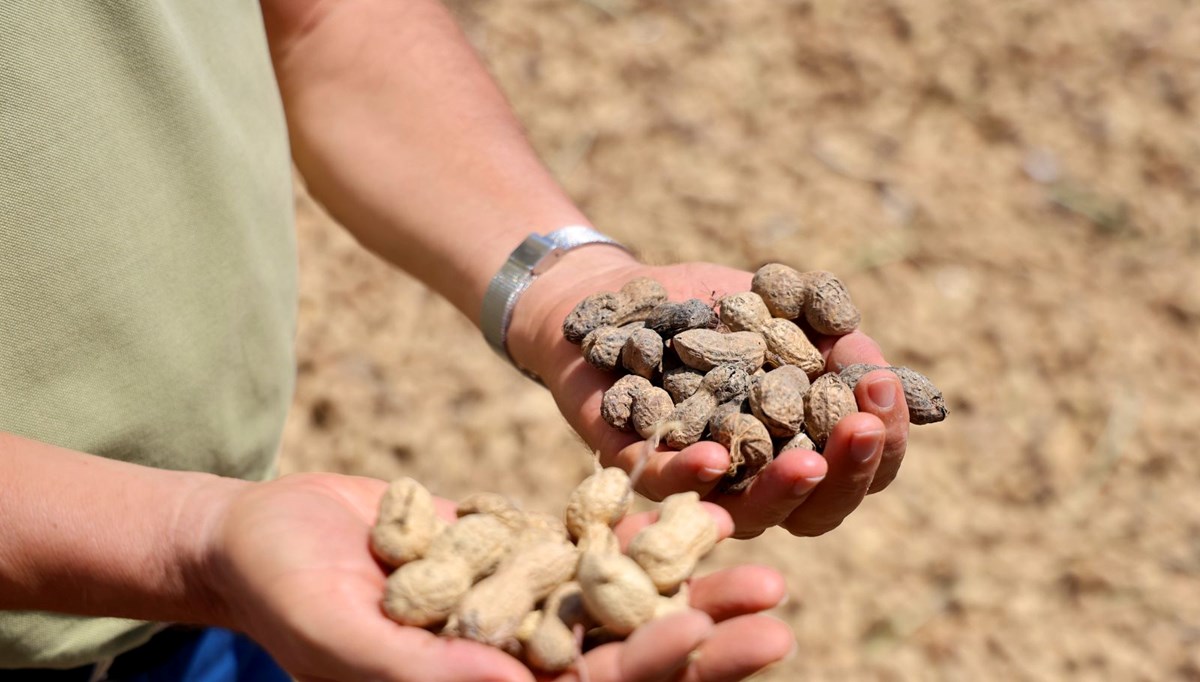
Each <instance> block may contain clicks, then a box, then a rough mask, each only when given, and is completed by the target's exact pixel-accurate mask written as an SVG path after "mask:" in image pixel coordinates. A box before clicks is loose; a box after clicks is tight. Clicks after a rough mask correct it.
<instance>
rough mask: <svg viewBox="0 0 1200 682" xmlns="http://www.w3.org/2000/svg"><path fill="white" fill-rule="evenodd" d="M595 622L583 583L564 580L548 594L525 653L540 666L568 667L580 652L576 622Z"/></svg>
mask: <svg viewBox="0 0 1200 682" xmlns="http://www.w3.org/2000/svg"><path fill="white" fill-rule="evenodd" d="M595 624H596V623H595V621H594V620H592V617H591V616H589V615H588V613H587V610H586V608H585V607H584V605H583V590H582V589H581V588H580V587H579V583H577V582H575V581H571V582H566V583H563V584H562V585H559V586H558V587H556V588H555V589H554V591H553V592H551V593H550V596H549V597H547V598H546V604H545V606H544V607H542V611H541V618H540V619H539V620H538V622H537V627H536V628H534V630H533V633H532V634H531V635H530V636H529V637H528V638H527V640H526V642H525V656H526V658H527V659H528V661H529V663H530V664H531V665H533V666H534V667H535V668H538V669H540V670H544V671H546V672H559V671H562V670H566V669H567V668H569V667H570V666H571V664H572V663H574V662H575V657H576V655H577V654H578V645H577V644H576V642H575V633H574V628H575V626H576V625H582V626H584V627H585V628H590V627H593V626H595Z"/></svg>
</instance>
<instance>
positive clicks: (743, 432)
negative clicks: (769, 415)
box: [709, 410, 775, 494]
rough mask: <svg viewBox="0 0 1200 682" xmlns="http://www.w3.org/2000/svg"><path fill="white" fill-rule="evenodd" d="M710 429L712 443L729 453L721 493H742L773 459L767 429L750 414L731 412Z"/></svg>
mask: <svg viewBox="0 0 1200 682" xmlns="http://www.w3.org/2000/svg"><path fill="white" fill-rule="evenodd" d="M709 429H710V431H712V436H713V440H715V441H717V442H718V443H720V444H721V445H724V446H725V449H727V450H729V473H727V474H726V475H725V478H723V479H721V483H720V486H719V488H720V490H721V492H725V493H733V494H736V493H740V492H743V491H745V490H746V488H748V487H750V484H751V483H752V482H753V481H754V478H755V477H756V476H758V473H759V472H760V471H762V470H763V468H764V467H766V466H767V465H768V464H770V463H771V459H772V458H773V457H774V455H775V448H774V444H773V443H772V442H771V434H770V433H768V432H767V427H765V426H763V423H762V422H760V421H758V419H756V418H755V417H754V415H752V414H745V413H743V412H736V411H732V410H731V411H726V412H724V413H722V415H721V418H720V420H714V421H713V423H711V424H710V425H709Z"/></svg>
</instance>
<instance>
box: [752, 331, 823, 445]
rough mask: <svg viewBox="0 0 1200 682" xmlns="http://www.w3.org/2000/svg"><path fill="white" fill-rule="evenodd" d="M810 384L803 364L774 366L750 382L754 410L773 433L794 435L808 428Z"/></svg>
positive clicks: (756, 415)
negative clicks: (806, 398)
mask: <svg viewBox="0 0 1200 682" xmlns="http://www.w3.org/2000/svg"><path fill="white" fill-rule="evenodd" d="M780 321H781V322H785V323H787V324H791V323H790V322H787V320H780ZM808 387H809V382H808V375H807V374H806V373H805V372H804V370H802V369H800V368H799V367H796V366H794V365H784V366H782V367H779V368H778V369H773V370H771V371H770V372H767V373H766V374H765V375H763V376H762V377H758V378H756V379H755V380H754V381H752V382H751V383H750V412H751V413H752V414H753V415H754V416H755V417H758V419H759V421H761V422H762V423H763V425H764V426H766V427H767V431H769V432H770V433H771V435H772V436H777V437H790V436H794V435H796V434H797V433H799V432H800V429H802V428H804V394H805V393H807V392H808Z"/></svg>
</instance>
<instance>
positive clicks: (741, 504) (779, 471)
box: [509, 247, 908, 538]
mask: <svg viewBox="0 0 1200 682" xmlns="http://www.w3.org/2000/svg"><path fill="white" fill-rule="evenodd" d="M639 276H646V277H651V278H653V279H656V280H658V281H659V282H661V283H662V284H663V285H664V286H665V287H666V288H667V291H668V292H669V295H670V298H671V300H673V301H674V300H685V299H688V298H698V299H701V300H703V301H706V302H710V303H715V301H716V300H717V299H719V298H721V297H722V296H724V295H726V294H729V293H735V292H740V291H748V290H749V289H750V280H751V277H752V275H751V274H750V273H748V272H744V271H741V270H735V269H732V268H727V267H724V266H720V265H715V264H711V263H684V264H679V265H668V266H657V267H656V266H648V265H643V264H641V263H638V262H636V261H634V260H633V259H632V258H630V257H628V256H627V255H625V254H623V253H622V252H620V251H618V250H616V249H613V248H611V247H588V248H583V249H578V250H576V251H574V252H571V253H569V254H568V255H567V256H566V258H564V259H563V261H562V262H560V263H559V264H558V265H556V266H555V267H554V268H552V269H551V270H550V271H549V272H547V273H546V274H545V275H543V276H542V277H540V278H539V279H538V280H535V281H534V283H533V285H532V286H531V287H530V288H529V290H528V291H527V292H526V293H525V295H524V297H523V298H522V300H521V301H520V303H519V304H518V306H517V308H516V310H515V312H514V316H513V324H512V327H511V329H510V333H509V339H510V341H509V350H510V352H512V354H513V357H514V358H515V359H516V360H517V362H519V363H521V364H522V365H523V366H526V367H528V368H529V369H531V370H532V371H534V372H535V373H536V374H538V376H539V377H541V378H542V380H543V381H544V382H545V383H546V386H547V387H548V388H549V389H550V391H551V392H552V393H553V395H554V398H555V400H556V402H557V404H558V407H559V409H560V410H561V411H562V413H563V416H564V417H566V419H567V421H568V422H569V423H570V424H571V426H572V427H573V428H574V429H575V430H576V431H577V432H578V433H579V434H580V435H581V436H582V437H583V439H584V441H586V442H587V443H588V445H589V446H591V447H592V448H594V449H596V450H597V451H599V453H600V458H601V462H603V463H604V464H606V465H617V466H620V467H622V468H624V469H626V470H632V468H633V466H634V464H635V463H636V462H637V461H638V460H639V459H640V458H642V457H643V455H644V453H645V452H646V445H645V442H644V441H642V440H641V439H640V438H639V437H637V436H636V435H634V434H629V433H623V432H620V431H617V430H616V429H613V428H612V427H610V426H609V425H608V424H606V423H605V422H604V420H603V419H601V417H600V401H601V397H602V395H603V392H604V390H605V389H606V388H608V387H609V386H610V385H612V382H613V381H614V377H613V376H611V375H609V374H607V373H605V372H602V371H600V370H598V369H595V368H593V367H591V366H589V365H588V364H587V363H586V362H584V361H583V358H582V355H581V353H580V349H579V347H578V346H575V345H573V344H571V343H569V342H568V341H566V340H565V339H564V338H563V336H562V331H561V325H562V321H563V319H565V318H566V316H567V314H568V313H569V312H570V311H571V309H572V308H574V307H575V305H576V304H577V303H579V301H581V300H583V298H584V297H586V296H588V295H590V294H593V293H596V292H599V291H616V290H617V289H619V288H620V287H621V285H623V284H624V283H625V282H628V281H629V280H630V279H632V278H634V277H639ZM816 345H817V348H818V349H819V350H820V351H821V354H822V355H823V356H824V357H825V361H826V369H827V370H829V371H839V370H840V369H841V368H842V367H845V366H847V365H851V364H855V363H869V364H874V365H886V364H888V363H887V361H886V360H884V358H883V354H882V352H881V351H880V349H879V346H878V344H876V343H875V342H874V341H873V340H872V339H871V338H870V337H868V336H866V335H865V334H863V333H861V332H857V331H856V332H852V333H850V334H847V335H845V336H840V337H832V336H825V337H819V338H818V339H816ZM855 397H856V398H857V401H858V408H859V410H860V412H859V413H858V414H854V415H850V416H848V417H846V418H845V419H843V420H842V421H841V423H839V424H838V426H837V428H835V429H834V431H833V434H832V435H831V436H830V438H829V440H828V442H827V444H826V447H825V452H824V456H822V455H821V454H818V453H816V452H812V451H810V450H788V451H786V452H784V453H783V454H782V455H780V456H779V457H778V458H776V459H775V460H774V461H772V462H771V463H770V464H769V465H768V466H767V467H766V468H765V469H764V470H763V471H762V473H760V474H759V476H758V477H757V478H756V479H755V481H754V482H753V483H752V484H751V486H750V487H749V488H748V489H747V490H746V491H744V492H743V493H741V494H739V495H725V494H720V493H718V492H717V491H716V487H717V483H718V482H719V480H720V478H721V476H722V475H723V474H724V473H725V471H726V470H727V469H728V466H729V453H728V451H727V450H725V448H723V447H722V446H721V445H719V444H717V443H714V442H707V441H702V442H699V443H696V444H694V445H691V446H689V447H687V448H684V449H683V450H681V451H678V452H675V451H670V450H667V449H666V448H665V447H660V448H658V450H657V451H656V452H654V453H653V454H652V455H651V457H650V458H649V461H648V462H647V466H646V468H645V471H644V472H643V474H642V475H641V476H640V477H639V480H638V492H640V493H642V494H643V495H645V496H647V497H649V498H651V499H654V500H658V499H661V498H663V497H665V496H666V495H669V494H671V493H675V492H679V491H683V490H695V491H697V492H699V493H700V494H701V495H704V496H706V499H709V500H711V501H713V502H716V503H717V504H719V505H721V506H722V507H724V508H725V509H727V510H728V511H729V513H730V515H731V516H732V517H733V520H734V523H735V525H736V531H735V533H734V537H739V538H747V537H754V536H756V535H759V534H761V533H762V532H763V531H764V530H765V529H767V528H770V527H771V526H776V525H778V526H783V527H784V528H786V529H787V530H788V531H789V532H791V533H793V534H795V535H804V536H812V535H820V534H822V533H826V532H828V531H830V530H832V529H833V528H835V527H837V526H838V525H839V524H841V522H842V521H843V520H844V519H845V518H846V517H847V516H848V515H849V514H850V513H851V512H852V511H854V510H855V509H856V508H857V507H858V505H859V504H860V503H861V502H862V500H863V498H864V497H865V496H866V495H867V494H869V493H874V492H878V491H880V490H882V489H884V488H885V487H887V485H888V484H889V483H890V482H891V481H892V480H893V479H894V478H895V477H896V474H897V472H898V471H899V468H900V462H901V460H903V458H904V451H905V448H906V446H907V441H908V407H907V405H906V404H905V402H904V393H903V389H902V387H901V385H900V381H899V380H898V379H897V378H896V376H895V375H894V374H892V373H891V372H888V371H885V370H876V371H875V372H871V373H869V374H867V375H866V376H864V377H863V379H862V380H860V381H859V383H858V385H857V387H856V388H855Z"/></svg>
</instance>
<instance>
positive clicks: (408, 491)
mask: <svg viewBox="0 0 1200 682" xmlns="http://www.w3.org/2000/svg"><path fill="white" fill-rule="evenodd" d="M439 530H441V525H440V524H439V519H438V518H437V513H436V512H435V510H434V506H433V496H432V495H430V494H429V491H428V490H426V489H425V488H424V486H422V485H421V484H420V483H417V482H416V481H414V480H413V479H411V478H401V479H397V480H395V481H393V482H392V483H391V485H389V486H388V489H387V491H386V492H384V494H383V498H382V500H380V503H379V516H378V518H377V519H376V521H375V525H374V526H373V527H372V528H371V548H372V549H373V550H375V554H376V556H378V557H379V558H380V559H381V560H382V561H383V562H384V563H386V564H387V565H389V566H391V567H393V568H395V567H397V566H400V565H403V564H406V563H408V562H410V561H415V560H417V559H419V558H421V556H422V555H423V554H424V553H425V551H426V550H427V549H428V548H429V544H430V543H431V542H432V541H433V538H434V536H435V535H436V534H437V533H438V531H439Z"/></svg>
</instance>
